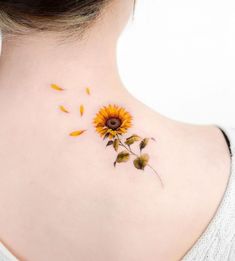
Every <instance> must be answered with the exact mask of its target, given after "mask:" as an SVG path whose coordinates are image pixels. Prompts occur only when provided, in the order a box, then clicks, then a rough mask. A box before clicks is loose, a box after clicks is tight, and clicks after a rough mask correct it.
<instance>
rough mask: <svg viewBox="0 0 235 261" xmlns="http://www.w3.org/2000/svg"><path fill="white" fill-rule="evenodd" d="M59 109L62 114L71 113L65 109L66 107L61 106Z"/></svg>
mask: <svg viewBox="0 0 235 261" xmlns="http://www.w3.org/2000/svg"><path fill="white" fill-rule="evenodd" d="M59 108H60V110H61V111H62V112H65V113H69V111H68V110H67V109H65V107H64V106H63V105H61V106H60V107H59Z"/></svg>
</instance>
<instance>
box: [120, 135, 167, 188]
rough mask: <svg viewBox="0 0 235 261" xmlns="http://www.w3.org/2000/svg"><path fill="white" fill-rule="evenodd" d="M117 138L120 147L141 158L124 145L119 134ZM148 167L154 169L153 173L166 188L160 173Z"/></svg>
mask: <svg viewBox="0 0 235 261" xmlns="http://www.w3.org/2000/svg"><path fill="white" fill-rule="evenodd" d="M116 136H117V139H118V141H119V143H120V145H121V146H122V147H124V148H125V149H126V150H127V151H129V152H130V153H131V154H132V155H134V156H136V157H139V155H137V154H136V153H134V152H133V151H132V149H131V148H130V146H128V147H127V146H126V145H125V144H123V143H122V141H121V139H120V137H119V136H118V134H117V135H116ZM147 166H148V167H149V168H150V169H152V171H153V172H154V173H155V174H156V175H157V176H158V179H159V181H160V183H161V186H162V187H164V183H163V181H162V178H161V176H160V175H159V174H158V172H157V171H156V170H155V169H154V168H153V167H152V166H151V165H149V164H147Z"/></svg>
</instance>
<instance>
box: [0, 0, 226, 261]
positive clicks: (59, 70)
mask: <svg viewBox="0 0 235 261" xmlns="http://www.w3.org/2000/svg"><path fill="white" fill-rule="evenodd" d="M132 5H133V1H132V0H128V1H126V0H119V1H118V0H114V1H112V4H110V5H109V7H107V9H106V10H105V12H104V14H103V15H102V19H100V20H99V21H97V22H96V23H95V24H94V25H93V27H92V28H90V30H89V34H88V36H87V38H86V40H83V41H82V40H80V41H79V40H67V41H64V42H63V43H61V42H60V41H59V39H58V36H57V35H56V34H54V33H47V32H44V33H41V34H39V33H34V34H33V33H30V34H27V35H25V36H20V37H10V38H5V39H4V42H3V49H2V56H1V59H0V86H1V88H0V119H1V122H2V124H1V128H0V147H1V150H0V163H1V164H0V173H1V174H0V175H1V182H0V240H1V241H2V242H4V244H5V245H6V246H7V247H8V248H9V249H10V250H11V251H12V252H13V253H14V254H15V255H16V256H17V257H18V258H20V260H22V261H32V260H33V261H49V260H57V261H64V260H66V261H74V260H83V261H93V260H95V261H104V260H109V261H130V260H132V261H144V260H148V261H155V260H158V261H168V260H169V261H173V260H179V259H180V258H181V257H182V256H183V255H184V254H185V253H186V251H187V250H188V249H190V247H191V246H192V245H193V244H194V243H195V241H196V240H197V238H198V237H199V236H200V235H201V233H202V232H203V231H204V229H205V228H206V226H207V225H208V223H209V221H210V220H211V218H212V216H213V215H214V213H215V211H216V208H217V207H218V204H219V202H220V200H221V198H222V196H223V193H224V190H225V187H226V183H227V181H228V177H229V173H230V157H229V151H228V148H227V145H226V143H225V140H224V138H223V136H222V134H221V132H220V131H219V130H218V129H217V128H216V127H215V126H213V125H193V124H187V123H183V122H178V121H175V120H172V119H169V118H167V117H165V116H163V115H161V114H160V113H158V112H156V111H153V110H151V109H150V108H148V107H147V106H145V105H144V104H142V103H141V102H140V101H138V100H136V99H135V98H134V97H133V96H131V95H130V94H129V93H128V91H127V90H126V88H125V86H124V85H123V83H122V81H121V79H120V76H119V73H118V69H117V63H116V43H117V40H118V37H119V35H120V33H121V32H122V30H123V28H124V27H125V25H126V23H127V21H128V19H129V17H130V15H131V13H132ZM51 83H58V84H59V85H61V86H63V87H64V88H65V89H66V91H64V92H63V93H62V92H56V91H54V90H52V89H50V88H49V87H48V86H49V85H50V84H51ZM86 85H89V86H90V88H91V96H87V95H86V94H84V86H86ZM60 103H63V105H64V106H66V107H68V108H69V109H70V111H71V113H70V114H69V115H68V114H65V113H62V112H60V111H59V110H58V109H57V108H58V104H60ZM80 103H83V104H84V106H85V114H84V116H83V118H82V120H81V119H80V118H79V117H80V116H79V112H78V111H79V109H78V106H79V104H80ZM108 103H118V104H119V105H122V106H124V107H125V108H126V109H127V110H128V111H129V112H130V113H131V114H132V115H133V117H134V122H133V123H134V125H133V128H132V130H131V133H138V134H139V135H142V136H150V137H152V136H153V137H155V138H156V143H154V142H152V143H151V144H150V145H149V147H148V152H149V154H150V155H151V164H152V165H153V166H154V167H155V168H156V169H157V171H158V173H159V174H160V175H161V177H162V179H163V181H164V184H165V188H164V189H162V188H161V186H160V184H159V180H158V179H157V177H156V175H154V174H153V172H152V171H151V169H146V170H145V172H141V171H138V170H136V169H134V168H133V166H132V164H131V163H125V164H120V165H118V167H117V168H114V167H113V165H112V162H113V159H114V157H115V155H116V153H115V152H114V151H113V150H111V149H110V148H105V144H104V141H103V140H102V139H100V137H99V136H98V134H97V133H95V131H94V129H93V127H92V125H91V120H92V118H93V116H94V115H95V113H96V112H97V111H98V109H99V108H100V106H101V105H106V104H108ZM77 128H87V129H88V131H87V132H86V133H85V134H83V135H81V136H79V137H76V138H74V137H69V135H68V133H69V132H70V131H73V130H76V129H77Z"/></svg>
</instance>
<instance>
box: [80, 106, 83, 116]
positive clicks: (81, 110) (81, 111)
mask: <svg viewBox="0 0 235 261" xmlns="http://www.w3.org/2000/svg"><path fill="white" fill-rule="evenodd" d="M83 114H84V106H83V105H81V106H80V115H81V116H83Z"/></svg>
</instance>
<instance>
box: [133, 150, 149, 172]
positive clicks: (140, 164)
mask: <svg viewBox="0 0 235 261" xmlns="http://www.w3.org/2000/svg"><path fill="white" fill-rule="evenodd" d="M148 162H149V155H148V154H143V155H141V156H140V157H137V158H136V159H135V160H134V161H133V163H134V166H135V167H136V168H137V169H141V170H144V168H145V167H146V166H147V165H148Z"/></svg>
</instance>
